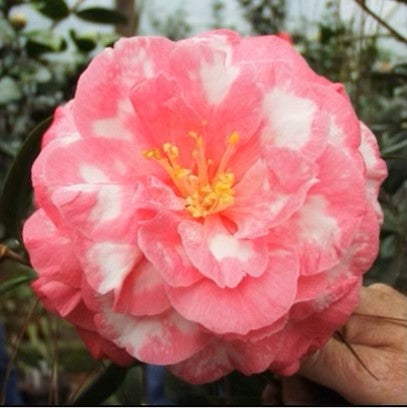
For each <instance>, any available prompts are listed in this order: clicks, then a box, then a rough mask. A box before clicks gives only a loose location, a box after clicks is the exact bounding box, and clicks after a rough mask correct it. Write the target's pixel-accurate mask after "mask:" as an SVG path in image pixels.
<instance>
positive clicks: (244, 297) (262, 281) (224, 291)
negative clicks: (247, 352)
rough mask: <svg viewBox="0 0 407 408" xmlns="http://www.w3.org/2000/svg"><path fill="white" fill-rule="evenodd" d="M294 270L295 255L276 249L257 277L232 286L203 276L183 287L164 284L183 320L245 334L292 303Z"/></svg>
mask: <svg viewBox="0 0 407 408" xmlns="http://www.w3.org/2000/svg"><path fill="white" fill-rule="evenodd" d="M298 273H299V264H298V259H297V257H296V256H295V254H294V253H291V252H289V251H284V250H282V249H280V250H278V251H274V252H273V251H271V252H270V254H269V265H268V267H267V269H266V271H265V272H264V273H263V274H262V275H261V276H260V277H258V278H253V277H247V278H245V279H243V280H242V282H241V283H240V284H239V285H238V286H237V287H235V288H228V287H225V288H221V287H219V286H218V285H216V284H215V283H214V282H213V281H211V280H209V279H203V280H201V281H199V282H197V283H195V284H194V285H192V286H189V287H186V288H184V287H177V288H175V287H167V292H168V295H169V298H170V301H171V304H172V305H173V306H174V308H175V309H176V310H177V311H178V312H179V313H180V314H181V315H182V316H184V317H185V318H186V319H188V320H192V321H196V322H198V323H200V324H202V325H203V326H205V327H206V328H208V329H209V330H211V331H212V332H215V333H217V334H224V333H238V334H247V333H248V332H249V331H250V330H256V329H260V328H262V327H265V326H269V325H270V324H272V323H273V322H275V321H276V320H278V319H279V318H280V317H282V316H283V315H284V314H285V313H287V311H288V310H289V308H290V307H291V305H292V304H293V302H294V298H295V293H296V280H297V277H298ZM253 294H255V296H253Z"/></svg>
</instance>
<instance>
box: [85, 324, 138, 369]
mask: <svg viewBox="0 0 407 408" xmlns="http://www.w3.org/2000/svg"><path fill="white" fill-rule="evenodd" d="M77 332H78V334H79V336H80V337H81V339H82V341H83V342H84V343H85V345H86V347H87V349H88V350H89V352H90V353H91V354H92V356H93V358H96V359H101V358H109V359H110V360H112V361H113V362H114V363H116V364H119V365H127V364H130V363H131V362H132V361H134V359H133V357H131V356H130V355H129V354H127V353H126V352H125V351H124V350H122V349H120V348H118V347H117V346H115V345H114V344H113V343H112V342H110V341H108V340H106V339H104V338H103V337H101V336H100V335H99V334H98V333H97V332H95V331H90V330H85V329H81V328H77Z"/></svg>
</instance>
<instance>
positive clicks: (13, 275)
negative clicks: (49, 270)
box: [0, 260, 37, 296]
mask: <svg viewBox="0 0 407 408" xmlns="http://www.w3.org/2000/svg"><path fill="white" fill-rule="evenodd" d="M36 277H37V274H36V273H35V271H34V270H33V269H32V268H30V267H28V266H26V265H23V264H21V263H19V262H16V261H12V260H5V261H2V262H1V263H0V296H1V295H4V294H5V293H6V292H8V291H10V290H12V289H15V288H16V287H17V286H20V285H21V284H23V283H27V282H30V281H32V280H33V279H35V278H36Z"/></svg>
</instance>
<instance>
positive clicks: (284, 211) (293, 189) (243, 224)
mask: <svg viewBox="0 0 407 408" xmlns="http://www.w3.org/2000/svg"><path fill="white" fill-rule="evenodd" d="M264 158H265V160H258V161H257V162H256V163H255V164H254V165H253V166H252V167H251V168H250V169H249V170H248V171H247V172H246V174H245V175H244V177H243V178H242V180H240V181H239V182H238V183H237V184H236V186H235V187H234V189H235V197H236V201H235V203H234V204H233V206H231V207H229V208H227V209H226V210H225V211H224V212H223V214H224V215H225V216H227V217H229V218H230V219H231V220H232V221H234V222H235V223H236V224H237V226H238V231H237V233H236V236H237V237H239V238H240V237H242V238H255V237H258V236H262V235H265V234H267V233H268V231H269V230H270V228H272V227H274V226H275V225H278V224H280V223H282V222H284V221H285V220H287V219H288V218H289V217H290V215H291V214H292V213H293V212H295V211H296V210H297V209H298V208H299V207H300V206H301V205H302V204H303V202H304V200H305V198H306V193H307V191H308V190H309V189H310V187H311V186H312V185H313V184H315V182H316V181H317V179H316V177H315V173H316V169H315V166H314V165H312V164H311V163H309V162H308V160H306V159H305V158H303V157H302V156H301V155H299V154H298V153H297V152H294V151H292V150H289V149H278V148H268V149H266V151H265V152H264Z"/></svg>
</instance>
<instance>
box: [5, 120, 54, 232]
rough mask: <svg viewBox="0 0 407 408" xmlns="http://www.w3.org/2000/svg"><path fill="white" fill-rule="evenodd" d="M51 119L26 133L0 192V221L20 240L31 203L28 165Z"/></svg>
mask: <svg viewBox="0 0 407 408" xmlns="http://www.w3.org/2000/svg"><path fill="white" fill-rule="evenodd" d="M51 119H52V118H48V119H45V120H44V121H42V122H41V123H40V124H39V125H38V126H37V127H35V128H34V129H33V131H32V132H31V133H30V134H29V135H28V136H27V138H26V140H25V141H24V143H23V145H22V147H21V149H20V151H19V152H18V153H17V156H16V158H15V159H14V161H13V163H12V165H11V167H10V169H9V171H8V173H7V175H6V178H5V182H4V186H3V190H2V192H1V195H0V220H2V221H3V223H4V227H5V230H6V233H7V234H8V235H9V236H11V237H15V238H19V239H20V240H21V231H20V229H21V223H22V221H23V219H24V218H25V217H26V215H27V211H28V209H29V208H30V206H31V205H32V201H31V193H32V186H31V166H32V164H33V162H34V160H35V158H36V157H37V155H38V153H39V151H40V144H41V139H42V135H43V134H44V132H45V131H46V130H47V129H48V127H49V125H50V123H51Z"/></svg>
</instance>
